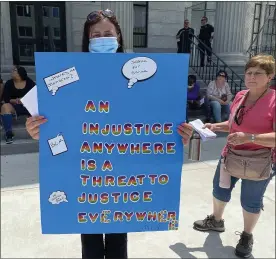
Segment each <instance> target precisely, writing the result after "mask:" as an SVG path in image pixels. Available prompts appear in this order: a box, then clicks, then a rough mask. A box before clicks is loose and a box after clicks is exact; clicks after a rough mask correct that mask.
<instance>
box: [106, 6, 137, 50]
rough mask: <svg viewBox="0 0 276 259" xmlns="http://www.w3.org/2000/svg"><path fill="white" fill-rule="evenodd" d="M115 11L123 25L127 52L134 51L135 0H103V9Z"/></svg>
mask: <svg viewBox="0 0 276 259" xmlns="http://www.w3.org/2000/svg"><path fill="white" fill-rule="evenodd" d="M105 9H110V10H112V11H113V12H115V15H116V16H117V19H118V22H119V24H120V26H121V30H122V34H123V40H124V45H125V51H126V52H133V18H134V17H133V15H134V14H133V2H129V1H127V2H117V1H116V2H115V1H114V2H113V1H108V2H104V1H103V2H102V10H105Z"/></svg>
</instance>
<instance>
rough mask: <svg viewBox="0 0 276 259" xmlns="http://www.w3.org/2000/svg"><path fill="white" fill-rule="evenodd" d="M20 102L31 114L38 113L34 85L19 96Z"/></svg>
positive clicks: (35, 114)
mask: <svg viewBox="0 0 276 259" xmlns="http://www.w3.org/2000/svg"><path fill="white" fill-rule="evenodd" d="M21 102H22V104H23V105H24V106H25V107H26V109H27V110H28V112H29V113H30V114H31V115H32V116H38V115H39V114H38V103H37V86H36V85H35V86H34V87H33V88H32V89H31V90H30V91H29V92H28V93H27V94H26V95H25V96H24V97H22V98H21Z"/></svg>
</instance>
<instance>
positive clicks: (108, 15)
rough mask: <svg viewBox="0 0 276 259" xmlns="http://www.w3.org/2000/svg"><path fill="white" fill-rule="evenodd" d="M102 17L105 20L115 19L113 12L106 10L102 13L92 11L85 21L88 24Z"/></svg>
mask: <svg viewBox="0 0 276 259" xmlns="http://www.w3.org/2000/svg"><path fill="white" fill-rule="evenodd" d="M101 15H102V16H104V17H106V18H116V16H115V14H114V12H113V11H111V10H109V9H106V10H104V11H102V10H100V11H93V12H91V13H90V14H88V15H87V21H89V22H94V21H96V20H97V19H99V17H100V16H101Z"/></svg>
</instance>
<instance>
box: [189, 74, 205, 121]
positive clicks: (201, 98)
mask: <svg viewBox="0 0 276 259" xmlns="http://www.w3.org/2000/svg"><path fill="white" fill-rule="evenodd" d="M188 109H189V110H199V109H203V113H204V115H205V122H209V121H210V105H209V99H208V98H207V97H206V96H205V95H204V94H203V93H201V92H200V86H199V84H198V83H197V82H196V76H195V75H189V76H188V93H187V110H188Z"/></svg>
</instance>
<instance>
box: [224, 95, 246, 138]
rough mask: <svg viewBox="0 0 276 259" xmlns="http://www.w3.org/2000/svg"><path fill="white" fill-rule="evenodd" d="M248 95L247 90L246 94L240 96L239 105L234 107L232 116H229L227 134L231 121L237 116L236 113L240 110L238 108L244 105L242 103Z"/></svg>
mask: <svg viewBox="0 0 276 259" xmlns="http://www.w3.org/2000/svg"><path fill="white" fill-rule="evenodd" d="M248 94H249V90H247V91H246V93H244V95H243V96H242V98H241V100H240V102H239V104H238V105H237V106H236V108H235V110H234V112H233V116H231V118H230V120H229V133H230V132H231V128H232V124H233V121H234V119H235V116H236V114H237V111H238V109H239V108H240V106H241V105H242V104H243V103H244V101H245V99H246V98H247V96H248Z"/></svg>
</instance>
